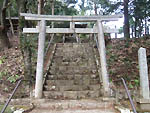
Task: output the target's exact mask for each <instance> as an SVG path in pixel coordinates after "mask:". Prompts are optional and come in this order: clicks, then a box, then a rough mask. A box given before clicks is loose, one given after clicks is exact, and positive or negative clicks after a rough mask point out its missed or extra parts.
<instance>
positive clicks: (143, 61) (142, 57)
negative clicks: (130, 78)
mask: <svg viewBox="0 0 150 113" xmlns="http://www.w3.org/2000/svg"><path fill="white" fill-rule="evenodd" d="M138 60H139V72H140V87H141V90H140V93H141V96H142V98H144V99H149V80H148V67H147V58H146V49H145V48H142V47H141V48H140V49H139V51H138Z"/></svg>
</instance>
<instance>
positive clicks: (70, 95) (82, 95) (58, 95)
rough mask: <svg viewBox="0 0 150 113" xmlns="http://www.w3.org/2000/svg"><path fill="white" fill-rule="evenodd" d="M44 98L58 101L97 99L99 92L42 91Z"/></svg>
mask: <svg viewBox="0 0 150 113" xmlns="http://www.w3.org/2000/svg"><path fill="white" fill-rule="evenodd" d="M43 93H44V97H45V98H48V99H59V100H65V99H73V100H76V99H89V98H99V97H100V95H101V94H100V91H99V90H97V91H91V90H85V91H44V92H43Z"/></svg>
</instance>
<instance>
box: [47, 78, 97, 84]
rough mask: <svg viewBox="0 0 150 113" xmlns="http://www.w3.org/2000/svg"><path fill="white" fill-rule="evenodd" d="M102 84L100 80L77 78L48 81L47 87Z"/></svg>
mask: <svg viewBox="0 0 150 113" xmlns="http://www.w3.org/2000/svg"><path fill="white" fill-rule="evenodd" d="M97 84H100V80H99V79H87V78H80V77H78V78H75V79H74V80H46V84H45V85H50V86H60V85H61V86H67V85H69V86H70V85H97Z"/></svg>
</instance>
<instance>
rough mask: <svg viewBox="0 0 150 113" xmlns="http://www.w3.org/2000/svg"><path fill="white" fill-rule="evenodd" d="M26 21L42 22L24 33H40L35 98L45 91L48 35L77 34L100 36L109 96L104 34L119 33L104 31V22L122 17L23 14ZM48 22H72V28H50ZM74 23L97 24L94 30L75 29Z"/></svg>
mask: <svg viewBox="0 0 150 113" xmlns="http://www.w3.org/2000/svg"><path fill="white" fill-rule="evenodd" d="M20 15H21V16H24V17H25V19H26V20H37V21H40V27H36V28H23V33H39V39H38V57H37V68H36V84H35V98H42V91H43V64H44V44H45V34H46V33H50V34H53V33H63V34H65V33H72V34H73V33H77V34H83V33H84V34H94V33H96V34H98V44H99V48H98V51H99V54H100V63H101V72H102V81H103V89H104V96H108V95H109V91H110V89H109V77H108V72H107V63H106V48H105V40H104V33H117V32H118V30H116V29H103V25H102V22H103V21H117V20H118V19H119V18H121V17H122V15H113V16H59V15H38V14H27V13H21V14H20ZM46 21H56V22H58V21H59V22H60V21H61V22H65V21H67V22H70V28H49V27H47V26H46ZM74 22H97V25H96V26H95V27H94V28H75V25H74Z"/></svg>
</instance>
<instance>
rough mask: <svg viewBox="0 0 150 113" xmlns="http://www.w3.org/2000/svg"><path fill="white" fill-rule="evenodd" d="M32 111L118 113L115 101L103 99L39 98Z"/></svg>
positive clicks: (41, 112) (51, 112) (32, 112)
mask: <svg viewBox="0 0 150 113" xmlns="http://www.w3.org/2000/svg"><path fill="white" fill-rule="evenodd" d="M33 103H34V104H36V103H37V105H36V108H35V109H34V110H33V111H31V112H30V113H118V112H116V111H115V109H114V102H113V101H107V102H106V101H102V100H99V99H98V100H93V99H92V100H91V99H84V100H48V99H44V100H39V101H37V102H33Z"/></svg>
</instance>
